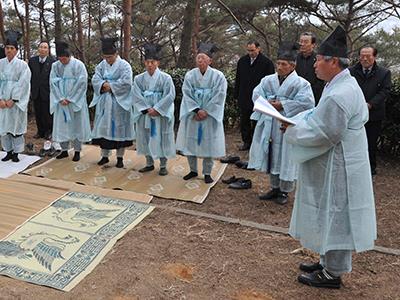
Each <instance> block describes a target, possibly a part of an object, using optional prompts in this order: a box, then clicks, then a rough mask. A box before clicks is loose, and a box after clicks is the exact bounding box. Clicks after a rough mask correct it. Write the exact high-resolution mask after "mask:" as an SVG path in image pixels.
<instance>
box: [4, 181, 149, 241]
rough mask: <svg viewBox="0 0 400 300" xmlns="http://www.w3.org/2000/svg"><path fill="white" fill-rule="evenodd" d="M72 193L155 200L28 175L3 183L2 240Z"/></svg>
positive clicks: (135, 194)
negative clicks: (50, 205)
mask: <svg viewBox="0 0 400 300" xmlns="http://www.w3.org/2000/svg"><path fill="white" fill-rule="evenodd" d="M68 191H75V192H83V193H88V194H95V195H100V196H105V197H113V198H119V199H125V200H133V201H138V202H143V203H150V201H151V199H152V198H153V197H151V196H148V195H145V194H139V193H134V192H129V191H116V190H107V189H103V188H98V187H92V186H83V185H80V184H76V183H73V182H66V181H61V180H58V181H55V180H50V179H46V178H39V177H33V176H27V175H14V176H11V177H9V178H8V179H0V239H2V238H4V237H5V236H6V235H7V234H9V233H10V232H11V231H12V230H14V229H15V228H16V227H17V226H19V225H20V224H22V223H23V222H25V221H26V220H27V219H29V218H30V217H32V216H33V215H34V214H36V213H37V212H38V211H40V210H42V209H43V208H45V207H47V206H48V205H49V204H50V203H52V202H53V201H54V200H55V199H57V198H59V197H61V196H62V195H63V194H65V193H66V192H68Z"/></svg>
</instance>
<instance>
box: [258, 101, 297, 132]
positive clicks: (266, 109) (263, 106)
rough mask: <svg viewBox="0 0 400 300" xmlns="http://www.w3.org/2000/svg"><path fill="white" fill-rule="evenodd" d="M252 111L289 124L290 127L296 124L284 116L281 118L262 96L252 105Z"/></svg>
mask: <svg viewBox="0 0 400 300" xmlns="http://www.w3.org/2000/svg"><path fill="white" fill-rule="evenodd" d="M253 110H254V111H258V112H260V113H263V114H266V115H269V116H271V117H273V118H275V119H278V120H280V121H283V122H286V123H289V124H291V125H296V123H295V122H294V121H293V120H291V119H288V118H286V117H285V116H282V115H281V114H280V113H279V111H277V110H276V109H275V107H273V106H272V105H271V103H269V101H268V100H267V99H265V98H264V97H263V96H259V97H258V98H257V100H256V102H255V103H254V109H253Z"/></svg>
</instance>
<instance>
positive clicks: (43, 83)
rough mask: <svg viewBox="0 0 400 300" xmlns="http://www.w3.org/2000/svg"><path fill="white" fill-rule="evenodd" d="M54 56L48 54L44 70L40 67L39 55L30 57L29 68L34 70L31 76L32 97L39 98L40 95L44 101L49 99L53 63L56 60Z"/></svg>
mask: <svg viewBox="0 0 400 300" xmlns="http://www.w3.org/2000/svg"><path fill="white" fill-rule="evenodd" d="M55 61H56V60H55V58H54V57H53V56H48V57H47V59H46V61H45V63H44V65H43V67H42V70H41V69H40V63H39V56H34V57H31V59H29V63H28V65H29V68H30V69H31V72H32V77H31V99H33V100H37V99H38V98H39V95H40V99H41V100H42V101H49V98H50V85H49V77H50V71H51V65H52V64H53V63H54V62H55Z"/></svg>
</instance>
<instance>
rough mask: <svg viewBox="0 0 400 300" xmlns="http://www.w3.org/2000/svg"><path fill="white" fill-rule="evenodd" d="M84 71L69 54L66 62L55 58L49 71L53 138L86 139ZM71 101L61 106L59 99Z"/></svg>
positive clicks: (83, 66)
mask: <svg viewBox="0 0 400 300" xmlns="http://www.w3.org/2000/svg"><path fill="white" fill-rule="evenodd" d="M87 80H88V74H87V71H86V68H85V65H84V64H83V63H82V62H81V61H80V60H78V59H76V58H74V57H71V60H70V62H69V63H68V64H67V65H63V64H62V63H61V62H60V61H56V62H55V63H54V64H53V65H52V67H51V72H50V113H51V114H54V119H53V140H54V141H56V142H60V143H61V142H68V141H72V140H75V139H77V140H78V141H80V142H88V141H90V122H89V111H88V106H87V102H86V101H87V100H86V90H87ZM63 99H67V100H69V101H70V102H71V103H70V104H68V105H66V106H63V105H61V103H60V101H62V100H63Z"/></svg>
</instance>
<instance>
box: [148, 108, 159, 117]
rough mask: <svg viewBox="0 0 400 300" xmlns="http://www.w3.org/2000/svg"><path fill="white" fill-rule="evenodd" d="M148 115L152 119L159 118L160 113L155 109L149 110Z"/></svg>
mask: <svg viewBox="0 0 400 300" xmlns="http://www.w3.org/2000/svg"><path fill="white" fill-rule="evenodd" d="M147 114H148V115H149V116H150V117H158V116H160V113H159V112H158V111H156V110H155V109H154V108H152V107H151V108H148V109H147Z"/></svg>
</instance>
